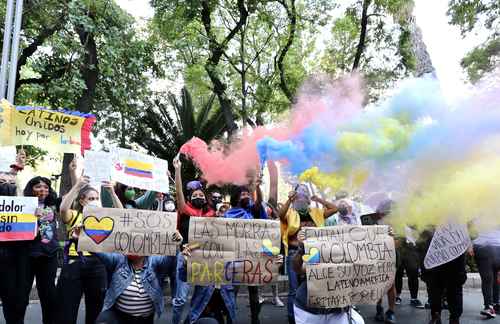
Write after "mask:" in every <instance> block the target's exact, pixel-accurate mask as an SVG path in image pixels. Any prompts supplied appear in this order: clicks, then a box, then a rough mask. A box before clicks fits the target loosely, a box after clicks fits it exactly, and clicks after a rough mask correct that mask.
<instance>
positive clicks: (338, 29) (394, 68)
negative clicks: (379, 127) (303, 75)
mask: <svg viewBox="0 0 500 324" xmlns="http://www.w3.org/2000/svg"><path fill="white" fill-rule="evenodd" d="M412 5H413V2H412V1H411V0H397V1H389V0H359V1H353V3H351V4H349V5H347V6H346V8H345V11H344V14H343V15H341V16H340V17H339V18H337V19H335V20H334V22H333V24H332V28H331V40H330V41H329V44H328V45H327V48H326V50H325V52H324V53H323V55H322V56H321V59H320V65H319V69H320V70H322V71H325V72H327V73H329V74H332V75H334V76H338V75H342V74H344V73H347V72H350V71H359V72H360V73H361V74H362V75H363V76H364V78H365V80H366V82H367V90H368V93H369V97H370V98H369V99H370V100H372V101H374V100H377V99H378V98H379V96H380V95H381V94H382V93H383V91H384V90H385V89H387V88H388V87H390V86H391V85H392V84H393V82H394V81H395V80H397V79H400V78H403V77H405V76H407V75H409V74H411V73H413V72H414V71H415V69H416V61H415V51H414V47H413V44H412V32H414V29H411V28H410V25H409V23H410V22H411V21H410V15H409V12H411V8H412Z"/></svg>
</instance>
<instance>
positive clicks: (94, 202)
mask: <svg viewBox="0 0 500 324" xmlns="http://www.w3.org/2000/svg"><path fill="white" fill-rule="evenodd" d="M87 206H92V207H98V208H101V207H102V205H101V202H100V201H99V200H91V201H89V202H88V203H87Z"/></svg>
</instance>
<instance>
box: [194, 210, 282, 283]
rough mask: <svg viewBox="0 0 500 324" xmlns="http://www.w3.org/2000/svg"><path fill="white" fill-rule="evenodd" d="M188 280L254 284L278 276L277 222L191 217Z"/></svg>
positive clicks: (270, 280)
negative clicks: (190, 250) (192, 248)
mask: <svg viewBox="0 0 500 324" xmlns="http://www.w3.org/2000/svg"><path fill="white" fill-rule="evenodd" d="M189 244H190V245H191V246H192V247H195V249H194V250H193V252H192V254H191V257H190V258H189V259H188V281H189V282H190V283H192V284H195V285H202V286H206V285H212V284H215V285H225V284H231V285H249V286H258V285H266V284H270V283H272V282H275V281H276V280H277V279H278V275H279V274H278V270H279V265H278V264H277V263H276V258H275V256H277V255H279V252H280V223H279V222H278V221H269V220H249V219H229V218H211V217H191V220H190V224H189Z"/></svg>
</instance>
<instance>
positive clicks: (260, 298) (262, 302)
mask: <svg viewBox="0 0 500 324" xmlns="http://www.w3.org/2000/svg"><path fill="white" fill-rule="evenodd" d="M265 302H266V299H265V298H264V297H262V296H259V304H264V303H265Z"/></svg>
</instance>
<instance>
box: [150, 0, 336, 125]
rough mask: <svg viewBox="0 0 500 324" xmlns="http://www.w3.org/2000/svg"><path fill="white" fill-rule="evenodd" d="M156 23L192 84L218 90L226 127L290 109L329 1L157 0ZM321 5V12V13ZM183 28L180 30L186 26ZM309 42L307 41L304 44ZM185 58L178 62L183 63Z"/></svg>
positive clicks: (192, 87) (195, 89)
mask: <svg viewBox="0 0 500 324" xmlns="http://www.w3.org/2000/svg"><path fill="white" fill-rule="evenodd" d="M152 5H153V8H154V9H155V18H154V22H155V26H157V29H158V31H159V33H160V35H161V37H162V38H163V39H164V40H165V42H166V43H167V47H168V49H169V50H170V51H171V52H172V53H173V54H172V57H175V58H177V59H178V60H177V61H176V62H175V66H174V68H173V69H172V70H174V71H176V72H178V71H181V72H182V73H183V76H184V81H185V83H186V85H187V87H188V88H189V89H190V90H191V91H192V92H193V93H194V94H196V96H197V95H199V94H203V95H201V97H206V96H207V95H210V93H212V92H213V93H215V94H216V96H217V98H218V103H219V105H220V106H221V108H222V110H223V111H224V114H225V118H226V124H227V127H228V129H229V130H234V129H235V127H236V125H237V121H238V120H241V122H242V124H247V123H248V124H250V125H252V126H253V125H255V124H258V123H262V122H263V119H264V118H265V117H266V114H268V113H276V112H277V113H279V112H282V111H284V110H286V109H288V108H289V106H290V103H291V102H292V101H293V98H294V96H295V92H296V90H297V88H298V86H299V85H300V83H301V82H302V81H303V80H304V78H305V76H306V71H305V68H304V66H305V64H304V62H305V58H306V57H307V56H308V55H307V51H309V50H310V46H308V45H310V44H312V43H313V42H314V37H312V35H313V34H314V33H309V34H308V36H309V38H310V39H306V38H305V37H303V35H302V33H304V32H305V31H306V30H311V29H312V28H313V27H312V26H314V27H317V26H319V25H320V24H324V23H325V21H326V19H325V18H326V17H328V15H327V14H326V13H328V12H329V10H327V9H328V8H330V7H331V6H332V5H331V2H330V1H323V0H322V1H313V0H307V1H297V0H265V1H255V0H238V1H229V0H220V1H175V2H173V1H166V0H154V1H152ZM321 9H323V10H321ZM181 26H182V28H181ZM304 44H305V45H304ZM179 61H180V63H181V64H180V67H179Z"/></svg>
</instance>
